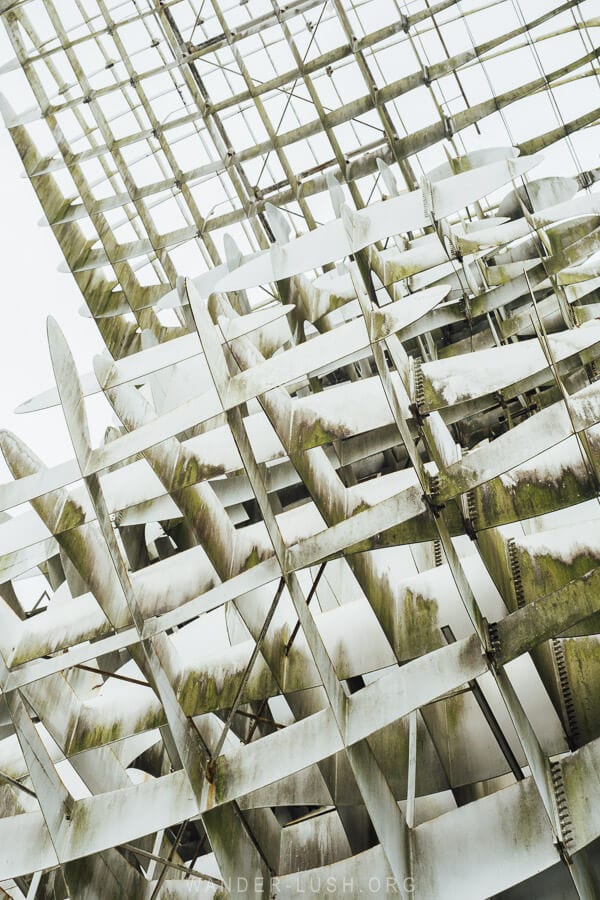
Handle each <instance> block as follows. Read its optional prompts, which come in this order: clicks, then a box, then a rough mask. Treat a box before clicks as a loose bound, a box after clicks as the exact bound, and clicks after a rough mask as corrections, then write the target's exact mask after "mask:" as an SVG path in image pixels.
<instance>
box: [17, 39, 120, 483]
mask: <svg viewBox="0 0 600 900" xmlns="http://www.w3.org/2000/svg"><path fill="white" fill-rule="evenodd" d="M11 57H12V52H11V48H10V45H9V43H8V39H7V37H6V34H5V32H4V29H3V28H1V27H0V64H2V63H4V62H5V61H6V60H7V59H10V58H11ZM15 85H18V82H17V81H16V80H13V78H12V76H2V77H0V91H2V92H3V93H6V94H8V95H9V96H10V99H11V103H12V105H13V106H14V107H15V108H17V109H19V108H26V107H27V106H29V105H30V104H31V100H30V98H29V97H28V96H27V95H25V94H24V95H23V98H22V103H19V102H18V100H19V98H18V97H17V96H15V93H14V89H15ZM0 160H1V165H0V210H1V214H0V271H1V273H2V282H1V283H2V296H1V298H0V303H1V304H2V310H1V316H0V427H2V428H9V429H10V430H12V431H15V432H17V433H18V434H19V435H20V437H22V438H23V439H24V440H26V441H27V442H28V443H29V444H30V445H31V446H32V447H33V449H34V450H35V451H36V452H37V453H38V454H39V455H40V456H41V457H42V458H43V459H44V461H45V462H47V463H49V464H52V463H56V462H60V461H61V460H64V459H70V458H71V457H72V456H73V453H72V450H71V448H70V444H69V439H68V435H67V431H66V427H65V424H64V420H63V418H62V413H61V411H60V409H55V410H49V411H46V412H40V413H31V414H29V415H20V416H15V415H14V413H13V410H14V409H15V407H16V406H18V404H19V403H21V402H22V401H23V400H26V399H28V398H29V397H31V396H33V395H34V394H37V393H39V392H40V391H42V390H45V389H46V388H48V387H51V386H52V385H53V383H54V378H53V376H52V367H51V364H50V356H49V353H48V345H47V341H46V318H47V316H48V315H53V316H54V317H55V318H56V319H57V320H58V322H59V323H60V325H61V326H62V328H63V330H64V332H65V334H66V335H67V338H68V340H69V343H70V345H71V349H72V351H73V353H74V356H75V359H76V361H77V364H78V366H79V368H80V371H84V370H85V371H87V370H89V368H90V366H91V361H92V357H93V355H94V353H97V352H99V350H100V349H101V348H102V341H101V339H100V336H99V334H98V332H97V329H96V326H95V325H94V323H93V321H92V320H90V319H84V318H82V317H81V316H80V315H79V312H78V310H79V307H80V306H81V305H82V302H83V301H82V298H81V294H80V293H79V290H78V288H77V286H76V284H75V282H74V280H73V278H72V276H71V275H67V274H63V273H59V272H58V271H57V266H58V264H59V263H60V262H61V260H62V254H61V252H60V250H59V247H58V244H57V243H56V241H55V239H54V237H53V235H52V232H51V230H50V229H49V228H43V227H40V226H39V225H38V224H37V222H38V221H39V219H40V218H41V216H42V209H41V206H40V204H39V202H38V199H37V197H36V195H35V191H34V190H33V188H32V186H31V184H30V183H29V181H28V180H27V179H26V178H22V177H21V173H22V172H23V167H22V165H21V161H20V160H19V157H18V154H17V152H16V150H15V148H14V145H13V143H12V140H11V138H10V135H9V133H8V131H7V130H6V129H5V128H4V127H2V128H0ZM6 478H7V470H6V468H5V466H4V462H3V461H2V460H1V458H0V481H5V480H6Z"/></svg>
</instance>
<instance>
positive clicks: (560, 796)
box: [550, 759, 575, 863]
mask: <svg viewBox="0 0 600 900" xmlns="http://www.w3.org/2000/svg"><path fill="white" fill-rule="evenodd" d="M550 781H551V785H552V793H553V795H554V802H555V804H556V825H557V831H558V834H557V839H556V840H555V845H556V847H557V849H558V852H559V853H560V855H561V857H562V858H563V859H564V860H565V862H567V863H570V862H571V853H572V852H573V845H574V844H575V829H574V825H573V820H572V819H571V813H570V810H569V804H568V801H567V792H566V788H565V782H564V778H563V770H562V764H561V762H560V760H559V759H556V760H551V761H550Z"/></svg>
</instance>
